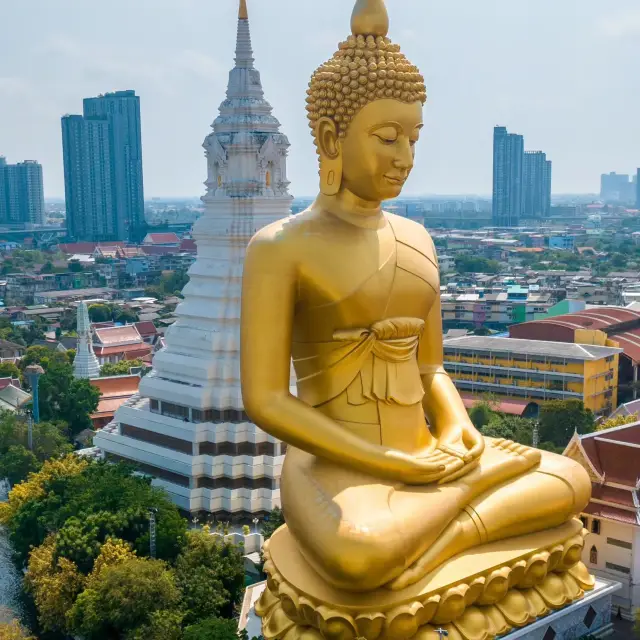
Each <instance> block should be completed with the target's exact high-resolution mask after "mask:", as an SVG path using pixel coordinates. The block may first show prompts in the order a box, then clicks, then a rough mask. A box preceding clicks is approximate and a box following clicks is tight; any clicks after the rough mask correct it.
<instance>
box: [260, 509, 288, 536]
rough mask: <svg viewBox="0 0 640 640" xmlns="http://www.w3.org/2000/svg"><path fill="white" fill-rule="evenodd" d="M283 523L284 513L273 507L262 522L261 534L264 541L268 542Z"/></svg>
mask: <svg viewBox="0 0 640 640" xmlns="http://www.w3.org/2000/svg"><path fill="white" fill-rule="evenodd" d="M284 523H285V522H284V513H283V511H282V509H281V508H280V507H275V508H274V509H273V510H272V511H271V512H270V513H269V515H268V517H266V518H265V519H264V520H263V522H262V526H261V533H262V535H263V536H264V539H265V540H268V539H269V538H270V537H271V536H272V535H273V534H274V533H275V532H276V530H277V529H279V528H280V527H281V526H282V525H283V524H284Z"/></svg>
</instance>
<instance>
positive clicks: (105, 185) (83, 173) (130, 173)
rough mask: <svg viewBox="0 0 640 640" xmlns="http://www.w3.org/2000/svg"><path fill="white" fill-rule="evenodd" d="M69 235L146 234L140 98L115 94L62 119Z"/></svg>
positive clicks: (128, 93) (79, 237) (106, 238)
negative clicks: (80, 113)
mask: <svg viewBox="0 0 640 640" xmlns="http://www.w3.org/2000/svg"><path fill="white" fill-rule="evenodd" d="M62 147H63V153H64V179H65V196H66V205H67V231H68V234H69V236H70V238H72V239H74V240H88V241H96V242H100V241H113V240H130V241H134V242H135V241H138V242H139V241H140V240H141V239H142V237H143V235H144V195H143V181H142V136H141V131H140V98H139V97H138V96H136V94H135V92H134V91H116V92H115V93H107V94H104V95H100V96H98V97H97V98H86V99H85V100H84V113H83V115H82V116H79V115H68V116H64V117H63V118H62Z"/></svg>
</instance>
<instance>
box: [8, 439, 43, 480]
mask: <svg viewBox="0 0 640 640" xmlns="http://www.w3.org/2000/svg"><path fill="white" fill-rule="evenodd" d="M39 468H40V465H39V464H38V459H37V458H36V457H35V456H34V455H33V453H31V451H29V450H28V449H25V448H24V447H23V446H22V445H13V446H11V447H9V449H8V450H7V452H6V453H3V454H1V455H0V478H7V479H8V480H9V483H10V484H11V486H13V485H16V484H18V483H19V482H22V481H23V480H24V479H25V478H26V477H27V476H28V475H29V474H30V473H32V472H34V471H37V470H38V469H39Z"/></svg>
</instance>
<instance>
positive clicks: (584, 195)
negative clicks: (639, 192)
mask: <svg viewBox="0 0 640 640" xmlns="http://www.w3.org/2000/svg"><path fill="white" fill-rule="evenodd" d="M203 195H204V193H202V194H201V195H199V196H197V195H196V196H153V195H151V196H148V195H145V197H144V201H145V202H150V201H152V200H160V201H163V202H169V201H172V200H176V201H185V200H200V198H201V197H202V196H203ZM291 195H292V197H293V199H294V200H313V199H315V198H316V197H317V196H318V194H317V193H316V194H314V195H296V194H291ZM551 197H552V198H599V197H600V193H595V192H594V193H552V194H551ZM429 198H477V199H479V200H491V199H492V198H493V196H492V194H491V193H488V194H481V193H425V194H422V195H420V194H413V193H412V194H408V195H406V196H405V195H403V194H401V195H400V196H398V197H397V198H394V200H424V199H429ZM54 201H55V202H64V201H65V198H64V196H45V202H54Z"/></svg>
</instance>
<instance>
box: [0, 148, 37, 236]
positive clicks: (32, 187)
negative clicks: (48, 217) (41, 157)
mask: <svg viewBox="0 0 640 640" xmlns="http://www.w3.org/2000/svg"><path fill="white" fill-rule="evenodd" d="M44 222H45V210H44V186H43V182H42V165H40V164H38V163H37V162H36V161H35V160H25V161H24V162H19V163H18V164H7V161H6V160H5V158H4V157H2V156H0V224H4V225H20V226H24V225H41V224H44Z"/></svg>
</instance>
